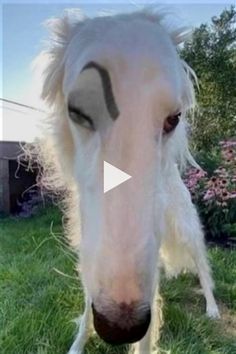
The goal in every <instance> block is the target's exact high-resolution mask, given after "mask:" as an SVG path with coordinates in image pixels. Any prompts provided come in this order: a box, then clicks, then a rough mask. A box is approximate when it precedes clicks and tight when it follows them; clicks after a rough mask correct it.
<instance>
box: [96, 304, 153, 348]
mask: <svg viewBox="0 0 236 354" xmlns="http://www.w3.org/2000/svg"><path fill="white" fill-rule="evenodd" d="M92 309H93V319H94V327H95V330H96V332H97V334H98V335H99V336H100V337H101V338H102V339H103V340H104V341H105V342H107V343H109V344H114V345H118V344H128V343H134V342H137V341H139V340H140V339H142V338H143V337H144V335H145V334H146V332H147V330H148V327H149V324H150V321H151V310H150V306H148V305H145V306H135V305H133V304H129V305H127V304H125V303H122V304H119V305H116V306H115V308H114V307H113V308H112V309H106V311H105V313H100V312H98V311H97V310H96V308H95V306H94V304H92Z"/></svg>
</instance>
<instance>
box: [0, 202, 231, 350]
mask: <svg viewBox="0 0 236 354" xmlns="http://www.w3.org/2000/svg"><path fill="white" fill-rule="evenodd" d="M52 221H53V225H51V222H52ZM50 227H51V231H53V233H52V232H50ZM210 258H211V261H212V263H213V271H214V279H215V281H216V298H217V302H218V303H219V305H220V309H221V313H222V320H221V321H210V320H209V319H207V318H206V316H205V314H204V311H205V307H204V305H205V304H204V299H203V296H202V295H200V294H199V291H198V290H199V289H200V287H199V284H198V280H197V279H196V278H195V277H193V276H190V275H182V276H181V277H179V278H178V279H175V280H171V281H166V280H165V279H162V286H161V293H162V296H163V298H164V321H165V322H164V326H163V328H162V332H161V333H162V334H161V340H160V348H161V351H160V353H165V351H168V350H170V351H171V353H173V354H207V353H211V354H218V353H222V354H223V353H224V354H226V353H227V354H233V353H236V251H229V250H220V249H217V248H214V249H212V250H211V251H210ZM74 259H75V256H74V255H73V254H72V253H71V252H70V251H69V250H68V248H67V247H66V245H65V242H64V239H63V234H62V227H61V216H60V213H59V212H58V211H57V210H56V209H55V208H54V209H52V208H51V209H45V210H43V211H42V212H41V213H40V215H39V216H36V217H33V218H30V219H24V220H16V219H1V220H0V353H1V354H23V353H24V354H65V353H66V352H67V350H68V348H69V346H70V344H71V343H72V341H73V334H74V331H75V325H74V323H73V322H72V319H74V318H76V317H78V315H79V314H80V313H81V312H82V309H83V296H82V291H81V286H80V284H79V282H78V280H77V279H76V272H75V270H74V268H75V265H74ZM86 353H91V354H104V353H110V354H122V353H126V350H125V348H121V347H110V346H107V345H105V344H104V343H103V342H102V341H100V340H99V339H98V338H97V337H96V336H94V337H93V338H92V339H91V340H90V342H89V343H88V345H87V347H86Z"/></svg>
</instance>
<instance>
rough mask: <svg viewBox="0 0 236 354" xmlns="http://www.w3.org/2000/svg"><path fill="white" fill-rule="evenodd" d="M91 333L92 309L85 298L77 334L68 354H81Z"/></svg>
mask: <svg viewBox="0 0 236 354" xmlns="http://www.w3.org/2000/svg"><path fill="white" fill-rule="evenodd" d="M91 332H92V309H91V302H90V300H89V298H88V296H86V300H85V310H84V313H83V315H82V317H81V319H80V325H79V332H78V334H77V335H76V338H75V340H74V343H73V344H72V346H71V348H70V350H69V352H68V354H83V350H84V346H85V344H86V342H87V340H88V339H89V337H90V335H91Z"/></svg>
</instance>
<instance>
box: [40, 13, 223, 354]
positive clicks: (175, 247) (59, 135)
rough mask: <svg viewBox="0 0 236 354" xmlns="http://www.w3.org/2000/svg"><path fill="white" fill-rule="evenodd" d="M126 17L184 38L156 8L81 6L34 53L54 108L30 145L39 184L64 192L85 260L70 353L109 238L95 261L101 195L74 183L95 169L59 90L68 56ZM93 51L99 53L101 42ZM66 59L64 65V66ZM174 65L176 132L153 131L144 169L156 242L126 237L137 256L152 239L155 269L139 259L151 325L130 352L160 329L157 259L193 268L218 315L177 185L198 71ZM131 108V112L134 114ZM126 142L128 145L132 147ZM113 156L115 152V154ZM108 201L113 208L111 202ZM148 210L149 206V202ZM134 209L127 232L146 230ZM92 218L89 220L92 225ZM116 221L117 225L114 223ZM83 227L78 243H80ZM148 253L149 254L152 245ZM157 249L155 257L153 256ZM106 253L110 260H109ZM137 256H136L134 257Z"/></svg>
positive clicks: (74, 352) (66, 76)
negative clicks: (82, 302)
mask: <svg viewBox="0 0 236 354" xmlns="http://www.w3.org/2000/svg"><path fill="white" fill-rule="evenodd" d="M125 20H127V22H132V21H136V22H135V23H136V25H137V23H138V21H139V23H140V35H141V36H142V24H143V26H146V24H147V23H148V22H150V23H153V24H156V25H157V26H159V27H158V28H159V31H160V34H162V33H163V35H164V33H165V36H168V37H169V39H168V41H170V42H168V46H170V43H171V42H172V46H173V50H174V48H175V46H177V45H179V44H180V43H182V42H183V41H184V40H185V39H186V38H187V37H188V36H189V33H187V32H186V29H185V28H181V29H173V28H168V27H166V26H165V23H164V22H165V21H164V20H165V14H163V13H159V12H158V11H156V10H155V9H150V8H149V9H146V10H142V11H138V12H136V13H133V14H129V15H126V14H125V15H118V16H117V17H114V18H113V19H112V18H111V17H103V18H100V19H89V18H87V17H85V16H84V15H82V14H81V12H80V11H77V12H76V11H74V12H70V13H67V14H65V15H64V16H63V17H62V18H57V19H53V20H50V21H49V22H48V26H49V27H50V30H51V33H52V37H51V40H50V42H49V46H48V48H47V49H46V50H45V51H44V52H43V53H42V54H41V55H40V57H39V58H38V59H37V61H38V62H41V63H42V62H43V63H44V64H45V70H44V80H43V88H42V98H43V99H45V100H46V101H47V102H48V104H49V106H50V107H51V111H52V112H51V115H50V117H49V118H48V121H47V137H46V139H45V141H44V142H42V143H41V144H40V146H39V147H38V148H37V147H36V150H37V151H36V153H37V154H38V156H39V159H40V163H41V164H43V166H44V171H43V177H42V183H43V184H44V185H45V186H46V187H50V188H53V189H54V190H58V191H59V192H62V194H63V196H64V198H63V199H64V202H63V203H64V204H63V206H64V211H65V213H66V214H67V216H68V217H69V222H68V226H67V235H68V238H69V239H70V241H71V244H72V245H73V246H74V247H75V249H76V250H78V251H79V249H80V251H81V258H82V265H83V266H82V279H83V283H84V287H85V296H86V307H85V312H84V314H83V316H82V319H81V324H80V330H79V333H78V335H77V337H76V339H75V342H74V344H73V345H72V347H71V349H70V351H69V353H70V354H82V353H83V348H84V345H85V343H86V341H87V339H88V338H89V335H90V329H91V321H92V314H91V301H92V296H93V295H94V294H95V293H96V290H97V289H96V286H97V281H98V279H96V274H97V273H96V272H95V271H93V268H92V267H93V264H92V263H93V260H94V262H95V261H97V262H98V263H97V264H96V267H97V268H98V269H99V267H104V264H103V263H102V259H104V255H107V254H109V252H110V250H111V248H109V247H110V245H109V242H110V240H109V239H108V238H106V237H105V236H104V238H101V240H103V242H104V247H107V248H109V252H108V251H107V253H106V250H104V252H105V253H103V254H102V256H103V257H101V259H99V258H96V257H97V255H96V250H97V249H98V248H97V247H98V246H99V247H100V245H98V244H97V243H98V241H97V240H95V239H94V238H93V236H91V235H95V231H97V232H98V230H95V229H96V227H97V226H98V229H99V227H100V226H101V225H100V224H99V220H93V219H92V220H91V217H92V216H91V215H99V212H100V211H99V210H100V209H99V200H100V199H99V198H102V197H98V196H97V199H96V201H95V202H94V205H93V206H91V203H93V201H92V200H90V198H93V194H88V193H86V192H84V191H83V188H81V185H80V183H79V182H78V181H79V180H80V179H81V177H80V175H81V171H79V170H80V169H81V164H84V165H83V167H82V169H83V170H82V174H83V173H85V172H86V167H85V166H87V169H90V168H93V170H92V169H91V171H96V168H95V167H96V162H94V166H92V167H91V164H92V165H93V162H91V161H89V162H90V165H86V161H84V156H83V153H84V151H85V150H83V144H82V143H81V142H83V141H84V137H83V136H81V133H80V132H79V131H78V130H77V128H74V126H73V125H71V124H70V123H68V120H67V119H65V117H66V115H67V112H66V106H65V92H66V90H67V86H68V87H69V85H70V82H71V81H72V79H73V76H75V72H74V71H73V72H71V73H70V68H71V67H72V66H73V65H74V64H73V63H74V62H73V61H75V60H80V61H81V63H80V64H79V66H80V67H81V65H82V64H83V63H85V61H86V60H85V59H86V55H84V53H85V52H86V48H87V46H88V43H89V41H93V40H94V43H95V44H96V41H95V39H94V38H95V37H97V36H98V35H99V31H102V28H103V26H106V25H107V23H110V21H114V24H115V25H116V26H117V24H119V22H123V23H125V22H124V21H125ZM91 23H92V25H91ZM86 26H90V27H91V28H92V30H91V31H90V37H89V38H85V37H84V35H83V36H82V37H79V34H80V31H81V30H83V31H85V32H84V33H85V34H86V30H85V28H86ZM76 36H78V38H79V39H80V41H79V43H78V47H79V49H78V48H73V47H72V46H70V45H71V42H72V41H73V40H74V39H75V38H76ZM117 38H119V33H117V37H116V38H114V40H117ZM166 38H167V37H166ZM74 43H75V42H74ZM97 50H98V51H99V46H98V48H97ZM171 51H172V49H171ZM78 53H79V55H80V56H81V58H80V59H79V58H78V59H76V58H77V55H78ZM68 61H69V63H70V65H68ZM75 67H76V66H75ZM178 68H179V70H180V71H181V77H182V80H183V85H184V86H185V89H184V92H185V97H182V99H183V106H182V111H183V118H182V120H181V122H180V124H179V125H178V126H177V128H176V131H175V133H174V134H173V136H172V137H171V138H170V139H169V140H168V139H167V140H166V139H165V138H162V131H161V130H160V131H159V135H158V137H157V152H156V165H157V167H156V168H155V169H153V170H152V171H150V174H152V173H154V171H156V178H158V185H157V186H156V187H155V189H154V190H153V191H151V192H152V196H150V200H152V199H155V198H156V201H157V202H156V204H155V213H156V225H155V228H156V230H155V232H156V235H157V237H156V240H155V241H154V239H151V238H150V239H148V238H147V239H144V240H142V239H141V234H140V238H136V239H132V238H131V240H130V241H129V245H130V247H131V246H132V247H133V248H134V254H135V252H136V254H137V255H142V245H145V247H146V243H147V242H149V243H150V245H149V248H153V247H156V251H155V252H156V253H153V255H152V257H154V258H155V262H156V266H155V268H154V267H153V265H150V264H149V263H145V262H144V261H143V262H144V263H143V267H144V268H145V264H147V265H148V267H150V269H153V270H152V271H151V272H153V274H152V281H153V285H152V287H151V288H150V289H151V290H150V291H151V293H150V292H148V293H147V294H145V296H147V297H149V299H150V301H151V302H152V324H151V326H150V328H149V331H148V333H147V335H146V336H145V337H144V338H143V339H142V341H141V342H140V343H137V344H135V345H134V346H133V347H132V349H131V351H134V352H135V354H145V353H154V352H155V350H156V349H154V347H155V345H156V342H157V340H158V337H159V327H160V324H161V315H160V312H161V307H160V305H159V307H158V306H157V301H156V299H157V298H158V279H159V263H162V266H163V267H164V268H165V271H166V274H167V275H177V274H178V273H179V272H181V271H182V270H183V269H188V270H191V271H197V272H198V275H199V277H200V281H201V285H202V288H203V291H204V295H205V297H206V302H207V314H208V315H209V316H211V317H218V316H219V312H218V309H217V305H216V303H215V300H214V297H213V294H212V288H213V282H212V279H211V275H210V269H209V265H208V262H207V256H206V250H205V245H204V239H203V232H202V227H201V223H200V221H199V218H198V215H197V212H196V209H195V207H194V206H193V204H192V202H191V197H190V194H189V191H188V190H187V188H186V187H185V185H184V184H183V181H182V179H181V176H180V172H179V169H180V168H182V167H183V166H184V165H185V163H186V161H189V162H190V163H192V164H195V165H196V163H195V162H194V160H193V158H192V156H191V154H190V152H189V150H188V144H187V137H186V132H185V124H186V123H185V120H184V116H185V115H186V114H187V111H189V110H191V109H193V107H194V105H195V97H194V89H193V84H192V81H191V79H193V80H194V79H196V77H195V74H194V72H193V71H192V69H191V68H189V66H188V65H187V64H186V63H185V62H183V61H179V67H178ZM71 70H72V69H71ZM121 97H122V96H121ZM132 98H133V97H132V96H131V98H130V99H132ZM121 101H122V99H121ZM124 107H126V109H127V112H128V111H129V107H127V106H125V103H124ZM132 109H133V107H132ZM132 109H131V113H133V112H132ZM145 109H146V112H147V113H148V112H149V111H148V107H146V108H145ZM128 113H130V112H128ZM128 113H127V117H126V119H127V122H128V123H127V124H130V127H132V129H133V128H134V126H133V125H132V124H133V123H132V122H131V121H130V122H129V121H128V116H129V114H128ZM131 115H132V114H131ZM137 115H138V110H137ZM119 119H120V118H118V120H117V127H118V128H117V129H118V130H117V131H119V133H121V132H124V129H123V126H122V124H123V123H122V119H120V120H119ZM119 124H120V130H119ZM147 124H148V123H147ZM150 124H151V123H150ZM146 129H147V130H146V132H143V134H144V136H145V134H146V135H147V137H148V134H149V130H150V131H151V126H150V127H147V128H146ZM148 129H149V130H148ZM142 130H143V127H142V128H140V129H139V127H135V129H134V133H133V134H135V132H136V134H140V133H142ZM78 137H80V138H78ZM118 138H119V137H117V136H113V137H112V139H113V140H111V141H112V142H113V143H114V142H116V143H118V141H119V140H117V139H118ZM124 139H125V137H124ZM127 139H128V137H127ZM108 141H109V140H108ZM127 141H128V140H127ZM133 141H134V142H135V141H137V138H136V137H135V136H134V137H133ZM100 143H101V142H100V141H99V138H98V137H97V140H95V139H94V140H93V142H92V143H91V144H89V145H88V146H86V153H88V156H93V155H94V154H95V150H96V146H99V144H100ZM86 144H87V143H86ZM146 144H147V151H148V149H149V148H150V154H153V152H151V151H152V146H151V145H150V146H149V145H148V139H147V142H146ZM131 148H133V147H132V146H131ZM78 149H79V151H78ZM131 150H132V149H131ZM89 154H90V155H89ZM95 156H96V154H95ZM153 156H154V155H153ZM117 158H119V156H118V157H117ZM136 158H137V156H136V155H135V153H134V160H135V159H136ZM85 160H86V159H85ZM135 161H136V160H135ZM140 161H141V163H143V162H142V160H140ZM143 161H144V160H143ZM121 162H122V161H121ZM135 163H136V162H134V164H133V166H134V167H135V168H136V167H137V166H136V165H137V164H135ZM137 163H138V162H137ZM152 163H153V162H152ZM120 167H121V166H120ZM141 167H142V166H141ZM130 168H132V164H130ZM77 173H78V175H77ZM86 173H87V172H86ZM92 173H93V172H91V174H92ZM144 177H145V178H147V181H148V178H149V177H148V176H144ZM89 178H90V176H88V179H89ZM150 181H151V182H150V183H153V180H152V176H151V177H150ZM91 183H92V182H91ZM147 185H148V183H147ZM138 186H139V185H138ZM135 187H137V186H135ZM124 188H126V187H124ZM126 192H127V193H128V195H129V189H128V187H127V189H126V190H125V193H126ZM117 193H118V192H117ZM132 193H133V194H132V195H134V198H135V194H136V193H135V189H134V190H132ZM139 193H140V192H139ZM139 197H140V198H141V199H142V198H144V197H143V196H142V194H140V195H139ZM118 200H119V199H118ZM143 200H146V199H143ZM121 202H122V199H121V200H120V203H121ZM89 203H90V204H89ZM106 203H108V204H109V203H111V200H109V197H107V200H106ZM87 204H88V206H87V209H89V205H90V209H92V212H93V213H94V214H91V210H90V211H89V210H87V209H86V205H87ZM109 205H110V206H111V205H112V204H109ZM150 205H151V202H150ZM80 207H82V208H84V211H83V213H84V214H85V215H86V213H87V212H88V214H87V216H86V217H85V219H86V218H87V219H89V223H90V225H88V224H89V223H88V222H86V220H83V219H81V213H80ZM113 207H114V205H113ZM146 209H147V210H149V209H148V203H147V206H146ZM127 210H130V206H129V205H127ZM151 212H153V211H151V210H150V213H151ZM89 213H90V214H89ZM132 213H133V212H132ZM138 213H139V210H138V209H137V212H136V214H131V215H132V216H133V217H134V218H135V219H134V222H133V223H130V224H128V225H127V228H130V230H131V229H132V230H136V233H137V235H138V234H139V233H138V231H137V227H140V228H141V227H143V230H145V227H146V226H145V225H141V224H140V225H139V218H138V215H139V214H138ZM112 217H115V214H114V215H112V216H111V218H112ZM120 217H122V218H124V217H125V215H121V216H120ZM101 219H102V215H101ZM122 220H125V219H122ZM147 220H148V215H147ZM93 223H94V225H95V226H93ZM114 225H117V226H118V224H114ZM114 225H113V229H115V231H116V227H115V226H114ZM119 227H120V226H119ZM119 230H120V229H119ZM115 231H113V236H110V237H113V240H112V241H113V242H117V254H118V255H116V257H117V259H116V260H115V261H113V262H112V261H111V264H109V265H105V267H107V268H108V270H109V268H110V272H114V274H116V273H115V272H117V269H118V268H119V255H120V257H122V252H123V249H122V245H121V244H119V235H116V233H115ZM150 231H152V230H147V232H150ZM81 233H82V241H83V242H82V244H81V245H80V243H81V238H80V234H81ZM117 233H118V231H117ZM137 237H138V236H137ZM92 239H94V244H93V243H92ZM135 243H136V244H135ZM160 245H161V248H160ZM126 246H127V244H126ZM93 248H94V249H93ZM159 249H160V251H159ZM148 252H150V250H149V251H148ZM158 254H159V256H160V257H158ZM132 257H133V258H132ZM136 257H137V256H136ZM130 258H131V259H133V261H135V255H130ZM107 259H108V261H109V258H107ZM141 261H142V260H141V259H140V262H141ZM115 262H118V263H115ZM120 262H121V264H122V262H123V263H124V264H126V263H125V262H127V267H130V274H131V275H130V277H131V278H132V272H134V269H133V268H132V265H131V264H130V263H129V260H128V259H123V260H122V259H120ZM117 267H118V268H117ZM93 272H95V273H94V274H95V275H94V276H93V277H92V276H90V273H91V274H92V273H93ZM125 272H127V269H125ZM144 273H145V269H144ZM134 275H135V273H134ZM99 277H101V274H97V278H99ZM120 277H121V282H123V284H124V283H125V282H124V280H125V279H126V278H124V277H125V275H124V274H123V273H122V274H120ZM127 279H129V278H127ZM127 279H126V280H127ZM99 281H103V282H105V283H104V284H107V283H109V274H108V275H107V278H106V279H105V278H104V279H103V278H101V279H100V278H99ZM130 284H131V285H130V289H128V290H125V289H124V293H119V294H118V293H117V292H119V291H118V288H119V286H118V285H119V284H113V286H114V288H113V290H111V294H112V296H114V297H115V296H117V297H118V299H119V298H122V296H131V297H132V296H133V297H135V296H137V297H138V296H139V292H138V290H137V289H136V286H135V282H134V280H133V279H131V283H130ZM116 285H117V286H116ZM112 291H113V292H112ZM144 293H145V291H144ZM148 294H149V295H148ZM130 300H131V299H130ZM105 305H106V304H105Z"/></svg>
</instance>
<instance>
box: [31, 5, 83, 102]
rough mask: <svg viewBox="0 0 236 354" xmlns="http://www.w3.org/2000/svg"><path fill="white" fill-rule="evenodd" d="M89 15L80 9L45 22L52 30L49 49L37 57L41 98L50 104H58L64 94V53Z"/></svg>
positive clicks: (48, 42) (48, 43) (48, 44)
mask: <svg viewBox="0 0 236 354" xmlns="http://www.w3.org/2000/svg"><path fill="white" fill-rule="evenodd" d="M86 19H87V17H86V16H84V15H83V14H82V13H81V12H80V10H77V9H76V10H70V11H67V12H65V14H64V15H63V16H62V17H61V18H52V19H50V20H47V21H46V22H45V25H46V27H47V28H48V29H49V31H50V36H49V40H48V41H47V49H46V50H44V51H42V52H41V53H40V55H39V56H38V57H37V58H36V67H37V66H38V65H39V66H41V72H42V80H43V82H42V90H41V98H42V99H43V100H45V101H46V102H47V103H48V104H49V105H54V104H56V101H57V100H58V99H60V98H61V95H62V82H63V72H64V55H65V52H66V48H67V46H68V44H69V42H70V40H71V38H72V37H73V34H74V33H75V31H77V30H78V29H79V28H80V27H81V26H83V24H84V22H85V21H86Z"/></svg>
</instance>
